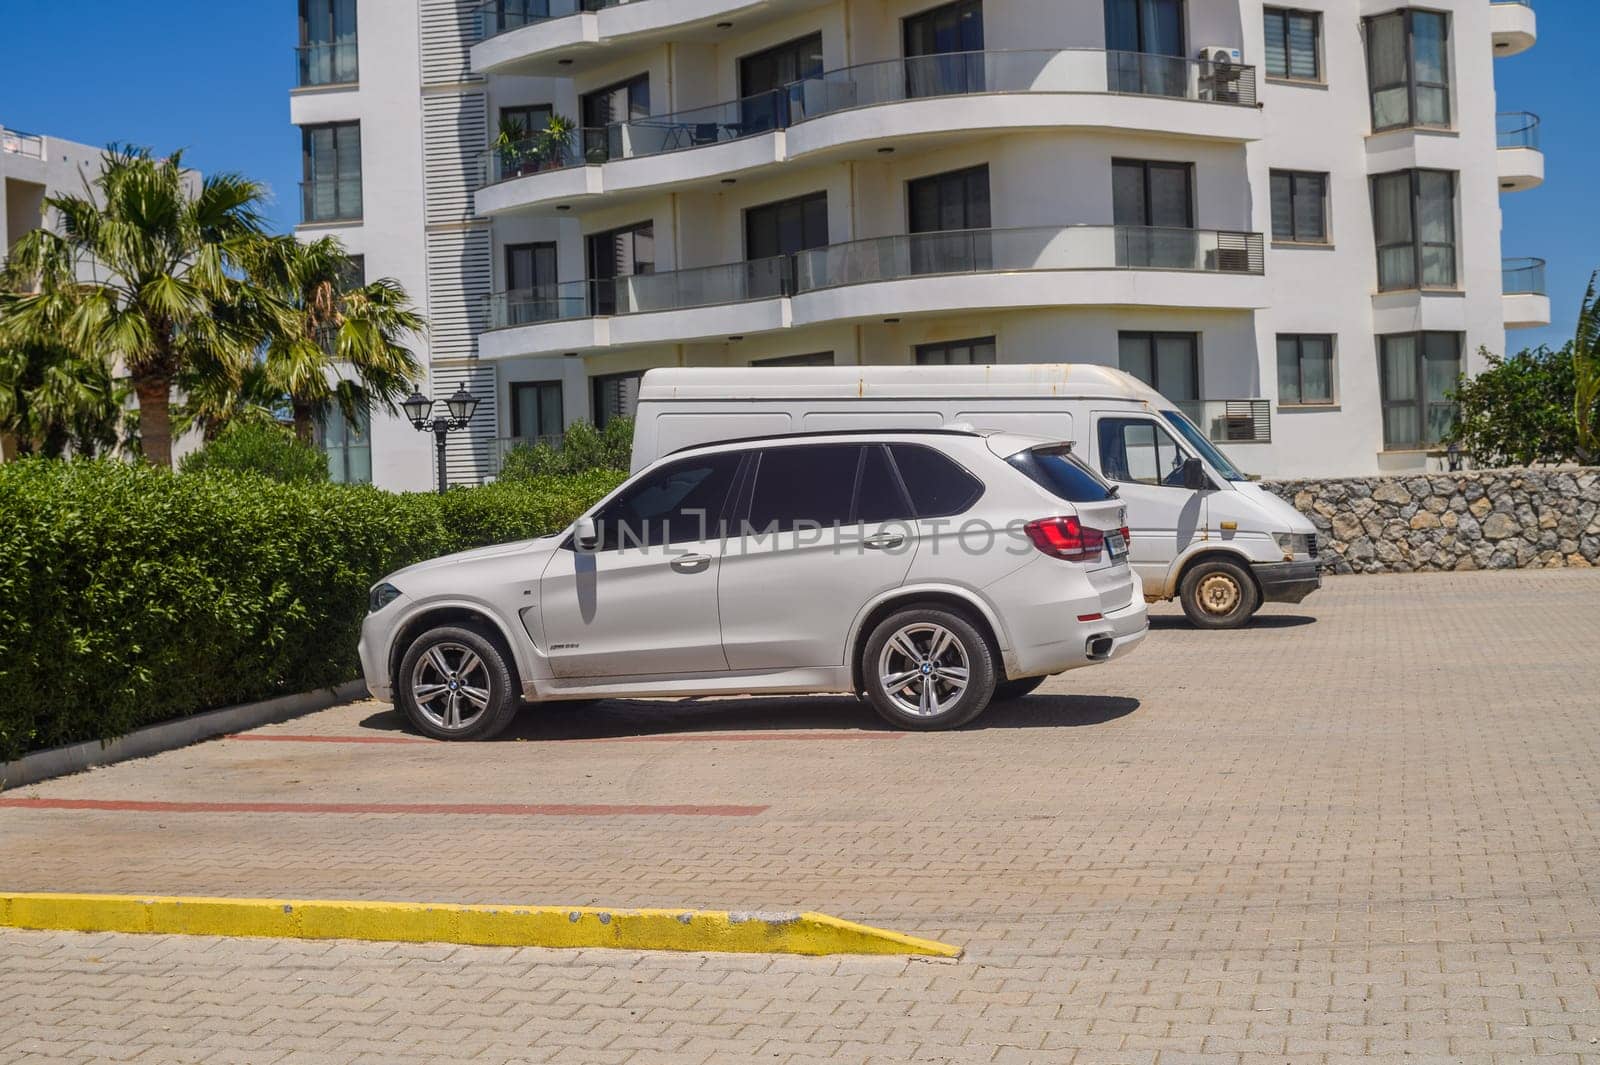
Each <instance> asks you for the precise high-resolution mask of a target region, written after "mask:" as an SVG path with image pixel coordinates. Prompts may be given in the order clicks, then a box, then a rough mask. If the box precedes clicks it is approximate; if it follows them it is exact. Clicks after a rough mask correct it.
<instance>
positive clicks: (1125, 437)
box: [1093, 411, 1207, 595]
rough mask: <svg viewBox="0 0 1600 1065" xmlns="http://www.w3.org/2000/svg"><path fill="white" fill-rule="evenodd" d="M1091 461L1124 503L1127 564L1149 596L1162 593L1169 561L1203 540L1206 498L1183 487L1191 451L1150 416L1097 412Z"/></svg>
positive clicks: (1202, 494)
mask: <svg viewBox="0 0 1600 1065" xmlns="http://www.w3.org/2000/svg"><path fill="white" fill-rule="evenodd" d="M1093 457H1094V462H1095V464H1096V465H1097V466H1098V468H1099V470H1100V473H1101V474H1102V475H1103V476H1104V477H1105V478H1106V479H1107V480H1108V481H1111V482H1112V483H1114V484H1115V485H1116V486H1117V489H1118V494H1119V495H1120V496H1121V497H1122V498H1123V499H1124V500H1125V501H1126V502H1127V504H1128V525H1129V528H1130V529H1131V531H1132V533H1133V543H1131V544H1130V545H1129V547H1128V561H1129V563H1130V564H1131V565H1132V566H1133V568H1134V570H1135V571H1136V572H1137V573H1138V574H1139V577H1140V579H1141V580H1143V581H1144V585H1145V590H1146V592H1147V593H1148V594H1158V593H1159V594H1161V595H1166V594H1167V592H1168V588H1167V580H1168V574H1169V573H1170V572H1171V570H1172V563H1173V560H1174V559H1176V558H1178V557H1179V556H1180V555H1182V554H1183V553H1184V552H1185V551H1187V550H1188V549H1189V547H1190V546H1191V545H1192V544H1193V543H1195V541H1197V540H1203V539H1205V528H1206V495H1207V493H1205V492H1198V491H1193V490H1191V489H1188V488H1185V487H1183V463H1184V460H1186V459H1188V458H1189V457H1190V456H1189V452H1188V451H1186V450H1184V448H1183V447H1182V446H1181V445H1180V444H1179V443H1178V441H1177V439H1176V438H1175V437H1174V436H1173V435H1172V434H1171V433H1170V432H1168V431H1167V429H1166V428H1165V427H1163V426H1162V424H1161V422H1160V421H1159V420H1157V419H1156V418H1155V417H1154V416H1153V415H1147V414H1129V413H1121V412H1118V413H1111V412H1105V411H1097V412H1096V413H1095V415H1094V456H1093Z"/></svg>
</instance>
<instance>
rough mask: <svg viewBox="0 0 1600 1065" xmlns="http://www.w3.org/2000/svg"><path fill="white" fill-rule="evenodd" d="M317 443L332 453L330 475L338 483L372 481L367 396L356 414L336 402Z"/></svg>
mask: <svg viewBox="0 0 1600 1065" xmlns="http://www.w3.org/2000/svg"><path fill="white" fill-rule="evenodd" d="M316 440H317V447H319V448H321V449H322V451H323V453H324V454H326V455H327V456H328V476H329V478H331V479H332V481H333V482H334V483H335V484H371V483H372V434H371V415H370V414H368V412H367V409H366V404H365V400H364V399H363V400H362V401H361V402H360V404H359V405H358V407H357V410H356V416H355V417H354V418H346V417H345V415H344V411H342V410H340V409H339V406H338V405H337V404H335V405H334V406H332V407H330V408H329V409H328V412H327V414H326V415H324V416H323V418H322V421H321V422H320V423H319V424H318V425H317V433H316Z"/></svg>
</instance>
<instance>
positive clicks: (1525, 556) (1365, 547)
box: [1263, 468, 1600, 573]
mask: <svg viewBox="0 0 1600 1065" xmlns="http://www.w3.org/2000/svg"><path fill="white" fill-rule="evenodd" d="M1263 487H1265V488H1266V489H1267V490H1269V491H1271V492H1275V493H1277V494H1278V495H1280V496H1282V497H1283V498H1285V499H1287V500H1289V502H1291V503H1293V504H1294V506H1295V508H1296V509H1298V510H1299V511H1301V512H1302V513H1304V514H1306V515H1307V516H1309V517H1310V518H1311V520H1312V522H1314V523H1315V524H1316V526H1317V533H1318V537H1319V540H1320V542H1321V554H1322V564H1323V566H1324V568H1326V569H1327V570H1330V571H1332V572H1335V573H1410V572H1413V571H1417V570H1469V569H1516V568H1528V567H1544V568H1556V567H1561V566H1580V567H1585V568H1587V567H1591V566H1597V565H1600V469H1594V468H1582V469H1572V468H1567V469H1511V470H1472V471H1467V472H1462V473H1430V474H1417V475H1416V476H1412V477H1356V478H1347V479H1343V480H1300V481H1269V482H1265V483H1264V484H1263Z"/></svg>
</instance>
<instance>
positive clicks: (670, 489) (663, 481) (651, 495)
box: [595, 452, 740, 551]
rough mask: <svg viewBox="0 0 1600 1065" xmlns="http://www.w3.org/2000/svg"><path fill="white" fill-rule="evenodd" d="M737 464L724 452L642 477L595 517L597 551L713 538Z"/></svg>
mask: <svg viewBox="0 0 1600 1065" xmlns="http://www.w3.org/2000/svg"><path fill="white" fill-rule="evenodd" d="M739 459H740V456H739V455H738V454H733V453H728V452H723V453H720V454H716V455H704V456H701V457H698V458H692V459H684V460H683V461H682V462H674V463H673V464H672V465H670V466H663V467H662V468H661V469H659V470H657V471H656V472H654V473H652V474H650V475H649V476H647V477H645V478H644V479H643V480H641V481H639V482H638V483H637V484H635V485H633V487H631V488H629V489H627V490H626V491H624V492H623V493H622V495H620V496H618V497H617V498H616V499H614V500H612V501H611V502H610V503H608V504H606V506H605V508H604V509H603V510H601V511H600V512H599V513H598V514H596V515H595V525H596V528H597V530H598V531H599V533H600V550H602V551H610V550H615V549H617V548H619V547H635V546H659V545H661V544H677V543H688V542H692V541H695V540H706V539H712V538H715V537H716V536H717V535H718V531H717V529H716V523H717V522H718V521H719V520H720V519H721V517H722V511H723V505H724V504H725V503H726V501H727V498H728V491H729V489H731V488H732V487H733V480H734V474H736V473H737V472H738V469H739Z"/></svg>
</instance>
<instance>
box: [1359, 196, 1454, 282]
mask: <svg viewBox="0 0 1600 1065" xmlns="http://www.w3.org/2000/svg"><path fill="white" fill-rule="evenodd" d="M1424 174H1434V175H1440V174H1442V175H1444V176H1446V177H1448V178H1449V179H1450V210H1449V211H1448V212H1447V214H1446V217H1448V218H1449V220H1450V239H1449V240H1448V241H1437V240H1434V241H1425V240H1423V239H1422V194H1423V175H1424ZM1400 175H1406V176H1407V179H1408V180H1409V182H1410V186H1411V188H1410V194H1409V197H1408V200H1407V203H1408V207H1409V211H1410V216H1409V217H1410V225H1411V236H1410V239H1408V240H1404V241H1394V240H1392V241H1389V242H1387V243H1385V242H1383V241H1382V240H1381V239H1380V237H1379V234H1378V224H1379V222H1380V221H1381V216H1380V214H1379V210H1378V187H1379V185H1380V183H1382V182H1384V181H1386V180H1394V179H1396V178H1398V177H1399V176H1400ZM1368 187H1369V189H1370V192H1371V206H1372V227H1373V232H1372V235H1373V243H1374V245H1375V246H1376V249H1377V255H1378V291H1379V292H1413V291H1424V290H1431V291H1438V292H1455V291H1458V290H1459V289H1460V287H1461V232H1460V227H1459V226H1458V225H1457V224H1456V207H1457V200H1458V199H1459V197H1460V192H1461V175H1460V174H1459V173H1458V172H1457V171H1454V170H1436V169H1433V168H1430V167H1416V168H1412V169H1409V170H1390V171H1387V172H1385V173H1382V174H1373V175H1372V176H1371V177H1370V178H1369V179H1368ZM1404 247H1410V248H1411V263H1412V265H1411V271H1412V272H1411V280H1410V282H1409V283H1402V284H1395V283H1391V282H1385V280H1384V276H1383V274H1384V263H1383V256H1384V252H1385V251H1389V250H1393V249H1396V248H1404ZM1429 248H1448V249H1450V258H1449V262H1450V280H1449V281H1447V282H1438V281H1435V282H1429V281H1426V280H1425V279H1424V276H1423V275H1424V267H1425V263H1426V258H1427V257H1426V255H1425V252H1426V251H1427V249H1429Z"/></svg>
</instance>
